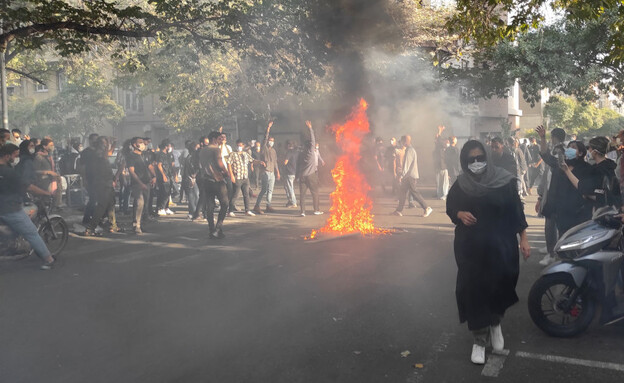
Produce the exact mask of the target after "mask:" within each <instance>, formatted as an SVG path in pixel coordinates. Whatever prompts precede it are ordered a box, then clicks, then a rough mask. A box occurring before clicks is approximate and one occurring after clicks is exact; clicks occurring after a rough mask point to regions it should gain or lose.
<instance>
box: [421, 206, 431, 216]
mask: <svg viewBox="0 0 624 383" xmlns="http://www.w3.org/2000/svg"><path fill="white" fill-rule="evenodd" d="M431 213H433V209H432V208H431V207H427V208H426V209H425V214H423V217H425V218H427V217H429V216H430V215H431Z"/></svg>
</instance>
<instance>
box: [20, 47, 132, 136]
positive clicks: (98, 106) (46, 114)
mask: <svg viewBox="0 0 624 383" xmlns="http://www.w3.org/2000/svg"><path fill="white" fill-rule="evenodd" d="M58 69H59V70H62V71H63V72H64V73H65V76H66V78H67V83H66V84H65V86H64V87H63V89H62V90H61V91H60V92H59V93H58V94H57V95H55V96H54V97H52V98H49V99H47V100H45V101H42V102H40V103H38V104H37V105H35V107H34V111H33V113H34V116H33V117H32V118H31V120H34V122H33V124H32V126H31V130H32V131H33V133H34V134H36V135H38V136H44V135H51V136H53V137H55V138H57V139H61V138H67V137H76V136H85V135H87V134H89V133H91V132H97V131H98V130H101V129H102V128H104V126H105V124H106V123H110V124H113V125H115V124H117V123H118V122H119V121H121V119H122V118H123V116H124V111H123V109H122V107H121V106H120V105H119V104H117V103H116V102H115V101H114V100H112V99H111V96H110V94H111V92H110V89H111V83H110V81H109V80H107V76H106V75H105V72H106V65H104V64H103V61H100V60H98V59H94V58H89V57H88V56H84V57H74V58H72V59H71V60H64V61H63V62H61V63H60V64H59V68H58Z"/></svg>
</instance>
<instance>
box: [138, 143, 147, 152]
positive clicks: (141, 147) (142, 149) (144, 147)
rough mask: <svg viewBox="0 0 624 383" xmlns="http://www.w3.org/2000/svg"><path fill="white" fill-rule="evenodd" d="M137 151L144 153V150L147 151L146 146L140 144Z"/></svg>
mask: <svg viewBox="0 0 624 383" xmlns="http://www.w3.org/2000/svg"><path fill="white" fill-rule="evenodd" d="M138 149H139V150H140V151H142V152H144V151H145V149H147V146H146V145H145V144H143V143H141V144H139V147H138Z"/></svg>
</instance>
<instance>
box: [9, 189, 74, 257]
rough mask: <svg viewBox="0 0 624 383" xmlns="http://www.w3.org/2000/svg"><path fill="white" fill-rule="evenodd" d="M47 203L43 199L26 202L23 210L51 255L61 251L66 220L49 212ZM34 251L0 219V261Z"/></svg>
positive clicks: (65, 234)
mask: <svg viewBox="0 0 624 383" xmlns="http://www.w3.org/2000/svg"><path fill="white" fill-rule="evenodd" d="M48 204H49V203H46V202H45V201H43V200H36V201H34V202H27V203H25V204H24V211H25V212H26V214H27V215H28V216H29V217H30V219H31V220H32V222H33V223H34V224H35V226H36V227H37V230H38V232H39V235H40V236H41V238H43V241H44V242H45V243H46V245H47V247H48V249H49V250H50V253H52V256H53V257H56V256H57V255H58V254H60V253H61V251H63V249H64V248H65V245H66V244H67V238H68V237H69V227H68V226H67V222H65V220H64V219H63V217H61V216H60V215H57V214H49V206H48ZM32 253H34V250H33V249H32V248H31V247H30V244H29V243H28V241H26V240H25V239H24V238H23V237H22V236H19V235H17V234H16V233H15V232H14V231H13V230H11V228H10V227H9V226H8V225H6V224H5V223H4V222H2V220H1V219H0V261H5V260H18V259H22V258H26V257H28V256H29V255H31V254H32Z"/></svg>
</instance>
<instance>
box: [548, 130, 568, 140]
mask: <svg viewBox="0 0 624 383" xmlns="http://www.w3.org/2000/svg"><path fill="white" fill-rule="evenodd" d="M550 135H551V137H554V138H556V139H558V140H559V141H561V142H563V141H565V138H566V132H565V130H563V129H561V128H555V129H553V130H551V131H550Z"/></svg>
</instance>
